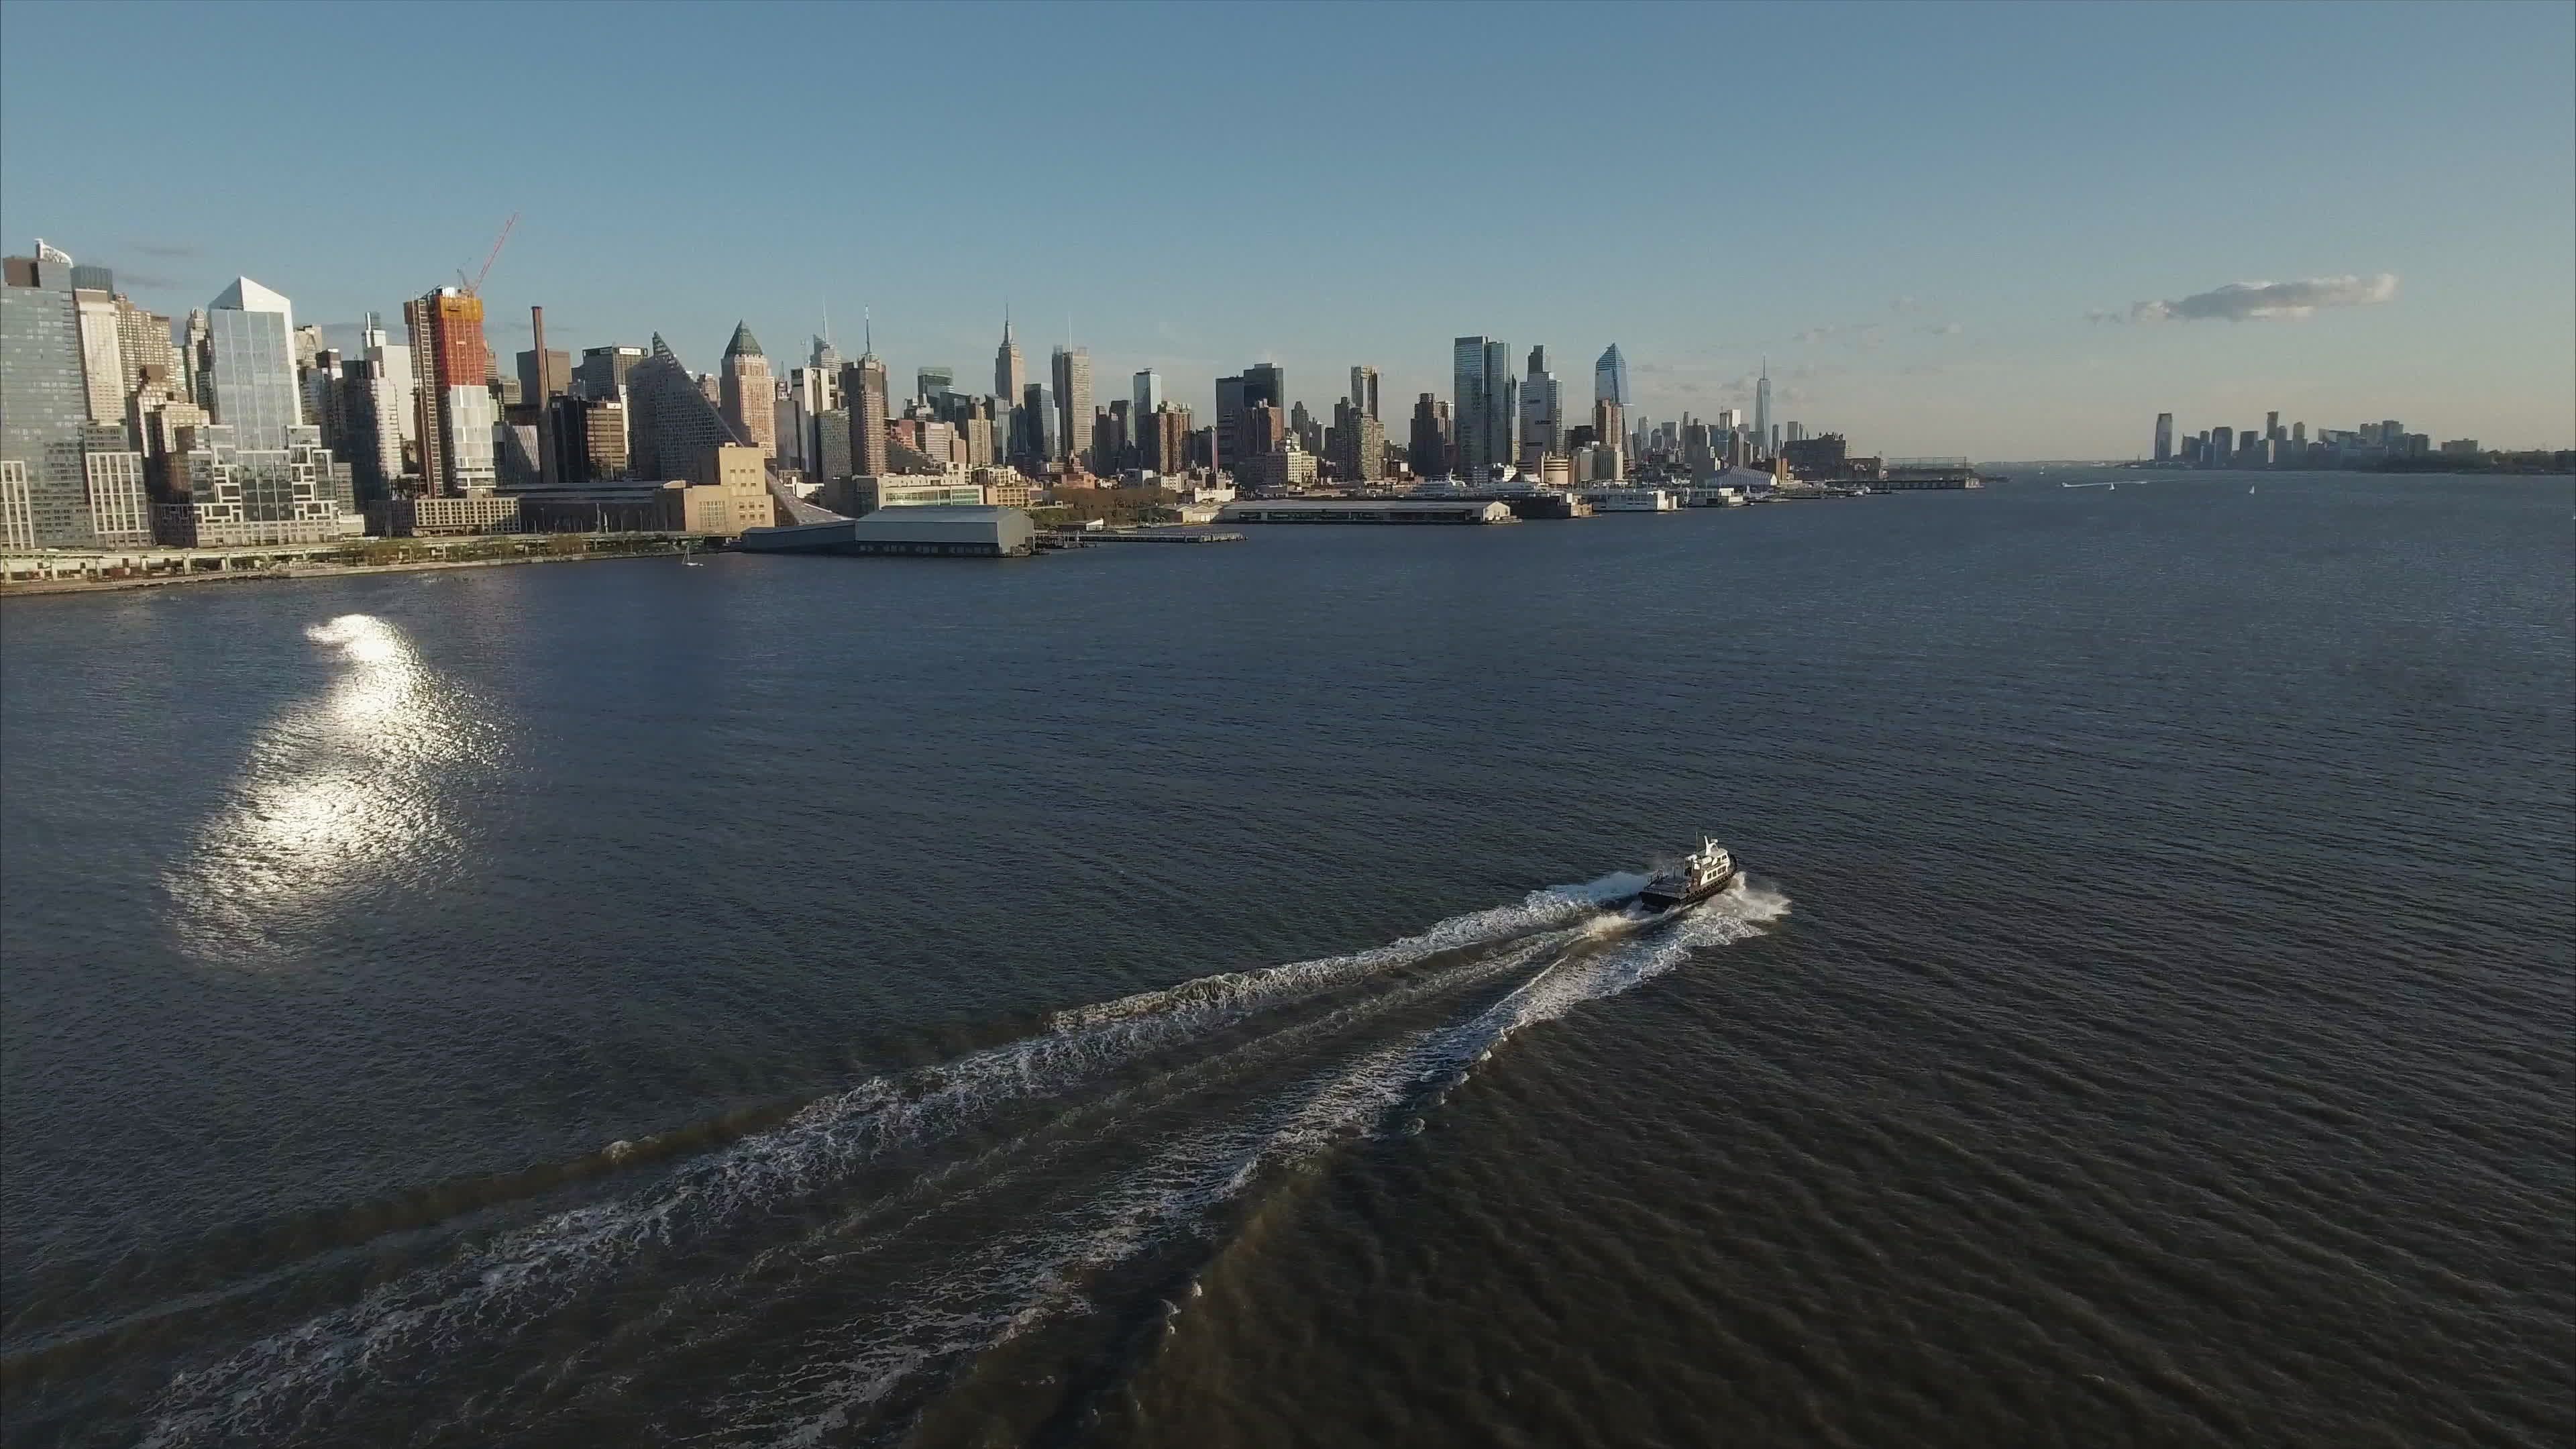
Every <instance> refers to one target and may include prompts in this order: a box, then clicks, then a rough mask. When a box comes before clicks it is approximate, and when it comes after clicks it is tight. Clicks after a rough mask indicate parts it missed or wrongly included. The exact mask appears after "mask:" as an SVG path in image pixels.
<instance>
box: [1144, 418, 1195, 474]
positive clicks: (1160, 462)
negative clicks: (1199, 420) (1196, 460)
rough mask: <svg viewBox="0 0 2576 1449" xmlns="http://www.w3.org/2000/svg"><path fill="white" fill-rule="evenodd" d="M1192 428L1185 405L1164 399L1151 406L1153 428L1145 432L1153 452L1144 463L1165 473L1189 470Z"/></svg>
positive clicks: (1158, 471) (1156, 470)
mask: <svg viewBox="0 0 2576 1449" xmlns="http://www.w3.org/2000/svg"><path fill="white" fill-rule="evenodd" d="M1192 431H1193V429H1192V428H1191V426H1190V410H1189V409H1188V408H1176V407H1174V406H1172V405H1171V404H1170V403H1164V404H1163V405H1162V406H1160V407H1157V408H1156V409H1154V418H1153V430H1152V431H1151V432H1150V433H1148V434H1147V435H1146V436H1147V437H1149V438H1151V439H1152V440H1153V446H1154V453H1153V457H1152V459H1151V460H1150V461H1148V462H1147V463H1146V465H1145V466H1147V467H1149V468H1151V469H1153V470H1154V471H1155V472H1157V473H1161V474H1164V475H1165V476H1167V477H1168V476H1170V475H1173V474H1178V473H1186V472H1188V471H1189V468H1190V433H1191V432H1192Z"/></svg>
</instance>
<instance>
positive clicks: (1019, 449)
mask: <svg viewBox="0 0 2576 1449" xmlns="http://www.w3.org/2000/svg"><path fill="white" fill-rule="evenodd" d="M1055 430H1056V412H1055V398H1054V396H1053V395H1052V394H1050V393H1049V392H1048V391H1047V389H1046V387H1045V385H1044V384H1042V383H1034V382H1032V383H1029V384H1027V385H1025V386H1023V387H1022V388H1021V389H1020V410H1019V442H1018V444H1017V446H1016V447H1015V448H1014V450H1013V453H1014V456H1016V457H1018V458H1019V459H1020V460H1021V462H1022V464H1023V465H1024V467H1025V469H1026V471H1029V472H1032V473H1043V472H1045V471H1046V465H1047V464H1048V463H1049V462H1050V461H1052V460H1054V459H1056V458H1059V457H1061V456H1063V455H1062V454H1061V453H1060V452H1059V451H1058V450H1057V444H1056V431H1055Z"/></svg>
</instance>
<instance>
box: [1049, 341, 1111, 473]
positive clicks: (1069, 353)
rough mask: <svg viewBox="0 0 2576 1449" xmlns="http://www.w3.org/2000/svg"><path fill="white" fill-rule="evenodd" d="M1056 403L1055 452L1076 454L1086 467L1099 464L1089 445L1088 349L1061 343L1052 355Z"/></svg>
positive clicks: (1089, 350)
mask: <svg viewBox="0 0 2576 1449" xmlns="http://www.w3.org/2000/svg"><path fill="white" fill-rule="evenodd" d="M1053 362H1054V367H1053V369H1052V370H1053V372H1054V377H1055V406H1056V424H1055V435H1056V446H1058V447H1060V448H1062V449H1063V450H1064V451H1063V452H1061V453H1059V454H1057V455H1056V456H1057V457H1059V458H1064V459H1073V458H1080V459H1081V460H1082V462H1083V465H1084V466H1085V467H1087V468H1097V467H1099V466H1100V462H1099V460H1098V459H1096V458H1093V457H1091V456H1090V453H1091V451H1092V449H1091V441H1090V440H1091V421H1092V419H1091V412H1092V409H1091V349H1089V348H1087V347H1073V346H1064V347H1059V348H1057V349H1056V350H1055V356H1054V358H1053Z"/></svg>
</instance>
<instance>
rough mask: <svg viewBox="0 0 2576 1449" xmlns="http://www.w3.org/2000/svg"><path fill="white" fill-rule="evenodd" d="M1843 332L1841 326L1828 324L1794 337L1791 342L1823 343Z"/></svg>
mask: <svg viewBox="0 0 2576 1449" xmlns="http://www.w3.org/2000/svg"><path fill="white" fill-rule="evenodd" d="M1842 330H1843V329H1842V326H1841V324H1839V323H1834V322H1827V323H1824V324H1822V325H1820V326H1815V327H1810V328H1808V329H1807V330H1806V331H1804V332H1800V333H1798V334H1796V335H1794V336H1792V337H1791V338H1790V339H1789V340H1790V341H1792V342H1810V343H1812V342H1822V341H1824V340H1825V339H1827V338H1829V337H1832V336H1833V335H1835V334H1836V333H1838V332H1840V331H1842Z"/></svg>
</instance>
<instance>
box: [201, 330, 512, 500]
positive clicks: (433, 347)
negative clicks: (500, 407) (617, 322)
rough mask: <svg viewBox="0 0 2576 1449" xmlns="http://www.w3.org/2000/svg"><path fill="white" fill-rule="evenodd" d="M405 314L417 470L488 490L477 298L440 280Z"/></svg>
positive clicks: (435, 481)
mask: <svg viewBox="0 0 2576 1449" xmlns="http://www.w3.org/2000/svg"><path fill="white" fill-rule="evenodd" d="M403 320H404V321H405V322H406V323H408V324H410V327H411V358H412V380H413V389H412V397H413V404H414V406H415V407H416V408H417V409H418V410H419V415H420V425H419V427H420V470H421V477H422V479H423V481H424V482H425V483H426V484H427V485H428V487H429V489H430V491H431V492H433V493H435V494H438V495H440V496H442V497H448V498H461V497H466V496H479V495H483V494H488V493H490V492H491V491H492V488H493V485H494V483H495V482H496V481H497V478H498V475H497V473H496V471H495V464H494V460H493V456H492V424H493V422H494V421H495V417H494V412H493V406H492V390H491V388H490V387H488V386H486V385H485V382H484V378H485V376H486V374H488V373H489V372H490V371H491V358H492V350H491V348H489V347H487V346H486V345H484V341H483V299H482V298H480V297H475V296H470V295H468V294H467V293H466V292H464V291H463V290H462V289H460V288H456V287H441V288H439V289H438V290H437V291H435V292H427V293H423V294H422V295H421V296H419V297H416V298H414V299H413V300H411V301H408V302H405V303H403ZM216 421H218V422H220V421H222V418H221V417H220V416H218V417H217V419H216Z"/></svg>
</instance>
